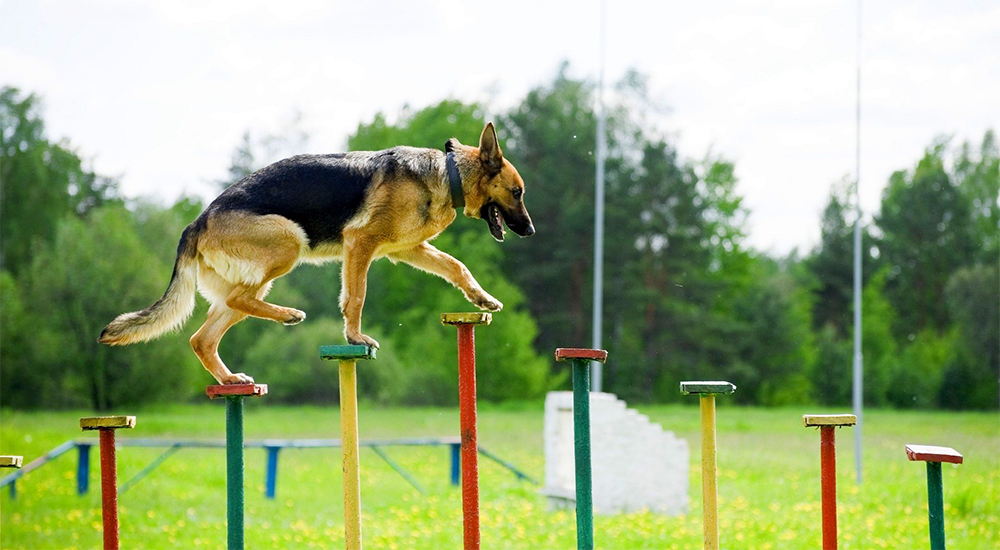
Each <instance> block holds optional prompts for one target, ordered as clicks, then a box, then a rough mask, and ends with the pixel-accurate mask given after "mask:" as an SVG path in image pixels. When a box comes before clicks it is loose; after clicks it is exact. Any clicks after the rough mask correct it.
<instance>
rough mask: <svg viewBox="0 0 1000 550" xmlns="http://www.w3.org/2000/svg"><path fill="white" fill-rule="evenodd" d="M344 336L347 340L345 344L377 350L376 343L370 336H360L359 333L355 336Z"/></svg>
mask: <svg viewBox="0 0 1000 550" xmlns="http://www.w3.org/2000/svg"><path fill="white" fill-rule="evenodd" d="M344 336H345V337H346V338H347V342H348V343H349V344H352V345H355V346H371V347H373V348H375V349H378V342H377V341H376V340H375V339H374V338H372V337H371V336H367V335H365V334H361V333H360V332H359V333H357V334H345V335H344Z"/></svg>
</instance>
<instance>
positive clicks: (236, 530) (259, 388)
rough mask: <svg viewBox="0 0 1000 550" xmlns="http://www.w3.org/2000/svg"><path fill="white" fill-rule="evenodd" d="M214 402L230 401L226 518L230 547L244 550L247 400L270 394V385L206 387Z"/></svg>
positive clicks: (227, 412)
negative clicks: (244, 410)
mask: <svg viewBox="0 0 1000 550" xmlns="http://www.w3.org/2000/svg"><path fill="white" fill-rule="evenodd" d="M205 393H206V394H207V395H208V397H209V398H211V399H216V398H219V397H225V398H226V519H227V527H228V539H227V540H228V548H229V549H230V550H242V549H243V538H244V529H243V521H244V514H245V505H244V495H243V398H244V397H256V396H261V395H266V394H267V384H216V385H213V386H208V387H207V388H205Z"/></svg>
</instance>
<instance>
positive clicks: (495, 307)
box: [470, 292, 503, 312]
mask: <svg viewBox="0 0 1000 550" xmlns="http://www.w3.org/2000/svg"><path fill="white" fill-rule="evenodd" d="M470 301H471V302H472V303H473V304H475V305H476V307H478V308H479V309H485V310H486V311H494V312H496V311H500V310H501V309H503V302H501V301H500V300H497V299H496V298H494V297H493V296H490V295H489V294H487V293H486V292H482V293H481V294H479V295H477V296H476V297H475V298H474V299H473V300H470Z"/></svg>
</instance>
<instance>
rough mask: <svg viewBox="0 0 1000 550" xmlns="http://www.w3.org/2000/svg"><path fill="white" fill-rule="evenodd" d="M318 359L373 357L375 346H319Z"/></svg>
mask: <svg viewBox="0 0 1000 550" xmlns="http://www.w3.org/2000/svg"><path fill="white" fill-rule="evenodd" d="M319 358H320V359H333V360H343V359H375V348H373V347H371V346H368V345H365V344H357V345H353V344H347V345H337V346H320V347H319Z"/></svg>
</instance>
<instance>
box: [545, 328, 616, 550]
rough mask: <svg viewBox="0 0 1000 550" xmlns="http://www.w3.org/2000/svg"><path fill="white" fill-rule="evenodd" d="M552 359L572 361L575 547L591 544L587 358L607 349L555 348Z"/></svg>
mask: <svg viewBox="0 0 1000 550" xmlns="http://www.w3.org/2000/svg"><path fill="white" fill-rule="evenodd" d="M555 355H556V361H566V360H569V361H571V362H572V364H573V442H574V459H575V461H576V547H577V549H578V550H593V548H594V488H593V485H594V481H593V471H592V464H591V456H590V362H591V361H598V362H601V363H604V362H605V361H607V359H608V352H606V351H604V350H598V349H579V348H558V349H556V354H555Z"/></svg>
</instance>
